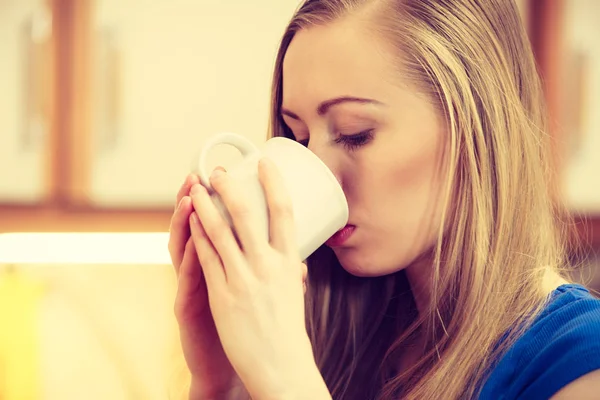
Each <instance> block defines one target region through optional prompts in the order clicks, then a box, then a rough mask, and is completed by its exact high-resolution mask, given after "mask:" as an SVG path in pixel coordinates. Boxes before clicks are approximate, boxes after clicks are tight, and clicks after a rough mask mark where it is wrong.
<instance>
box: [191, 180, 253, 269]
mask: <svg viewBox="0 0 600 400" xmlns="http://www.w3.org/2000/svg"><path fill="white" fill-rule="evenodd" d="M191 195H192V203H193V206H194V209H195V214H196V215H197V216H198V218H199V220H200V221H201V223H200V225H201V226H202V228H203V230H204V232H205V233H206V236H207V237H208V239H209V240H210V242H211V243H212V246H214V248H215V250H216V251H217V253H218V255H219V256H220V257H221V259H222V261H223V264H224V265H225V268H226V269H227V270H228V272H229V269H233V270H235V274H236V275H239V274H243V273H244V271H245V268H244V267H243V266H244V265H245V264H244V255H243V254H242V251H241V250H240V246H239V245H238V242H237V240H236V238H235V236H234V234H233V232H232V231H231V227H230V226H229V224H228V223H227V222H226V221H225V219H224V218H223V216H222V215H221V213H220V212H219V210H217V208H216V206H215V205H214V203H213V201H212V199H211V198H210V196H209V194H208V192H207V191H206V189H205V188H204V187H203V186H202V185H194V186H193V187H192V191H191ZM196 250H197V248H196Z"/></svg>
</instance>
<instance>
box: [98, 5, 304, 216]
mask: <svg viewBox="0 0 600 400" xmlns="http://www.w3.org/2000/svg"><path fill="white" fill-rule="evenodd" d="M95 3H96V6H95V12H94V16H93V21H94V22H93V24H92V25H93V26H92V32H91V33H92V35H91V37H92V41H93V49H94V51H93V52H92V63H91V65H92V66H93V70H92V71H91V76H92V86H91V87H92V91H91V92H92V97H91V98H92V107H91V115H92V118H91V120H92V123H91V127H92V128H91V130H92V141H91V143H90V146H91V148H92V149H93V151H92V152H91V154H92V162H91V166H90V171H89V183H88V185H89V187H90V200H91V202H92V203H94V204H95V205H97V206H104V207H119V208H121V207H135V208H143V207H149V208H156V207H164V206H171V205H172V203H173V199H174V195H175V193H176V192H177V189H178V187H179V186H180V185H181V183H182V181H183V179H184V178H185V176H186V174H187V173H189V171H190V169H191V165H192V160H193V158H194V156H195V155H196V154H197V152H198V148H199V146H200V144H201V142H202V141H203V140H204V139H205V138H206V137H207V136H208V135H211V134H214V133H217V132H222V131H232V132H237V133H240V134H243V135H246V136H247V137H248V138H250V139H251V140H252V141H253V142H255V143H257V144H258V143H261V142H263V141H264V140H265V138H266V134H267V127H268V115H269V100H270V86H271V75H272V69H273V65H274V60H275V53H276V50H277V46H278V43H279V41H280V39H281V36H282V33H283V31H284V29H285V26H286V24H287V23H288V22H289V19H290V18H291V16H292V14H293V12H294V10H295V8H296V7H297V6H298V4H299V1H298V0H255V1H247V0H218V1H217V0H97V1H96V2H95ZM223 154H224V155H225V156H226V157H229V158H230V159H233V157H234V155H233V154H232V153H230V152H228V151H224V152H223Z"/></svg>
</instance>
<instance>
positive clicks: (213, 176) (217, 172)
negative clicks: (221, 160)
mask: <svg viewBox="0 0 600 400" xmlns="http://www.w3.org/2000/svg"><path fill="white" fill-rule="evenodd" d="M223 174H225V172H223V171H222V170H220V169H215V170H214V171H213V172H212V174H211V175H210V179H217V178H218V177H220V176H222V175H223Z"/></svg>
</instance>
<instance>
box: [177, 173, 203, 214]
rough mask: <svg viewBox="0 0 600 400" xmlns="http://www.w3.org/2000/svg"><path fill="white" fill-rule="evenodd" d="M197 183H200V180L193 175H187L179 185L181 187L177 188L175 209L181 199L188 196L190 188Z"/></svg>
mask: <svg viewBox="0 0 600 400" xmlns="http://www.w3.org/2000/svg"><path fill="white" fill-rule="evenodd" d="M199 182H200V179H199V178H198V176H197V175H195V174H189V175H188V176H187V177H186V178H185V181H184V182H183V185H181V187H180V188H179V191H178V192H177V197H176V201H175V208H177V207H178V206H179V203H181V199H183V198H184V196H188V195H189V194H190V189H191V188H192V186H194V185H195V184H196V183H199Z"/></svg>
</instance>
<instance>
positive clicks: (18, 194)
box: [0, 0, 600, 400]
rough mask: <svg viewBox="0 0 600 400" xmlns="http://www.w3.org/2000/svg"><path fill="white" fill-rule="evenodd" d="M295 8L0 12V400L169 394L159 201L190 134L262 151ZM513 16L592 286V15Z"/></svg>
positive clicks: (41, 2)
mask: <svg viewBox="0 0 600 400" xmlns="http://www.w3.org/2000/svg"><path fill="white" fill-rule="evenodd" d="M298 3H299V0H254V1H247V0H0V399H2V400H17V399H18V400H23V399H82V398H85V399H111V400H112V399H115V400H117V399H135V400H138V399H165V398H168V396H169V395H168V392H169V381H170V379H171V377H172V375H173V369H174V365H175V361H173V359H172V355H173V352H174V350H173V348H172V347H173V346H172V344H173V343H176V341H177V337H176V331H175V330H174V324H175V323H174V320H173V317H172V306H171V304H172V299H173V295H174V289H175V286H174V285H175V282H174V279H173V276H172V273H171V266H170V265H168V254H166V237H167V236H166V232H167V230H168V225H169V219H170V215H171V212H172V208H173V202H174V196H175V193H176V192H177V189H178V187H179V186H180V185H181V183H182V180H183V179H184V178H185V176H186V174H187V173H188V172H189V171H190V169H191V168H192V164H191V161H192V160H193V158H194V155H195V154H196V152H197V151H198V148H199V146H200V144H201V141H202V140H203V138H204V137H206V135H210V134H212V133H214V132H218V131H234V132H238V133H243V134H245V135H247V136H248V137H249V138H250V139H251V140H253V141H255V142H256V143H257V144H258V143H261V142H262V141H264V139H265V137H266V129H267V116H268V109H269V91H270V81H271V71H272V67H273V64H274V56H275V51H276V49H277V44H278V41H279V39H280V36H281V34H282V32H283V29H284V28H285V25H286V23H287V22H288V20H289V18H290V17H291V15H292V13H293V11H294V10H295V8H296V7H297V5H298ZM517 3H518V5H519V8H520V11H521V13H522V16H523V20H524V21H525V23H526V25H527V29H528V32H529V36H530V39H531V42H532V45H533V47H534V50H535V55H536V58H537V61H538V64H539V68H540V71H541V73H542V76H543V79H544V86H545V91H546V97H547V102H548V106H549V111H550V117H551V131H550V134H551V135H552V138H553V144H554V148H553V151H554V154H553V155H554V158H553V160H554V161H555V171H556V179H557V182H558V187H559V191H558V192H559V193H557V194H558V196H560V199H562V200H564V201H565V202H566V204H567V205H568V208H569V210H570V212H571V213H572V216H573V218H574V222H573V223H572V224H571V227H572V228H573V232H574V237H575V238H576V239H577V240H573V244H572V246H571V248H570V256H571V259H572V261H573V263H574V264H576V265H579V266H580V275H579V276H578V279H580V280H581V281H583V282H585V283H587V284H588V285H589V286H590V287H593V288H596V289H600V272H598V273H597V272H596V271H597V270H600V266H599V265H600V258H599V257H598V253H600V157H599V156H598V155H599V154H600V1H597V0H519V1H518V2H517ZM223 151H224V152H225V153H226V152H227V151H226V150H223ZM223 155H225V156H227V157H234V155H232V154H223ZM217 156H218V155H217ZM69 232H75V233H80V234H69Z"/></svg>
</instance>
